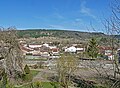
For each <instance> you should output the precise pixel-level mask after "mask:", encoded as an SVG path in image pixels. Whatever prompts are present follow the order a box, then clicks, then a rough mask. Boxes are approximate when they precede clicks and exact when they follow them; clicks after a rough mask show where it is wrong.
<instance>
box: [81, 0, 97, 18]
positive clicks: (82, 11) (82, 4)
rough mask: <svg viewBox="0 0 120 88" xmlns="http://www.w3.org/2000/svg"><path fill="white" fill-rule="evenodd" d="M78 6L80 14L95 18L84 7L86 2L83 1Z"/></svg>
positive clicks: (88, 9) (89, 10)
mask: <svg viewBox="0 0 120 88" xmlns="http://www.w3.org/2000/svg"><path fill="white" fill-rule="evenodd" d="M80 6H81V9H80V12H81V13H82V14H85V15H87V16H90V17H92V18H94V19H96V16H95V15H93V14H92V11H91V9H90V8H88V7H86V1H83V2H82V3H81V5H80Z"/></svg>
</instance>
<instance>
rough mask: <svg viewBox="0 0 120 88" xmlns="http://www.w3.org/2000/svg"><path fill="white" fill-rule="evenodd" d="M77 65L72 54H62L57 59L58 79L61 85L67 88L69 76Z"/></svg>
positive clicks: (69, 81)
mask: <svg viewBox="0 0 120 88" xmlns="http://www.w3.org/2000/svg"><path fill="white" fill-rule="evenodd" d="M77 66H78V62H77V58H75V57H74V56H73V55H65V56H64V55H63V56H62V57H61V58H60V59H59V60H58V61H57V72H58V79H59V83H60V85H61V86H62V87H64V88H68V86H69V85H70V83H71V80H70V79H71V78H70V77H71V75H73V73H74V72H75V70H76V69H77Z"/></svg>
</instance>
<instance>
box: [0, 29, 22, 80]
mask: <svg viewBox="0 0 120 88" xmlns="http://www.w3.org/2000/svg"><path fill="white" fill-rule="evenodd" d="M0 30H1V31H0V36H1V37H0V56H1V57H3V59H4V64H3V65H4V69H5V72H6V73H7V75H8V77H9V78H12V79H15V77H16V72H17V71H19V72H23V69H22V59H23V56H22V53H21V50H20V45H19V42H18V39H17V31H16V28H14V27H10V28H7V29H5V28H0Z"/></svg>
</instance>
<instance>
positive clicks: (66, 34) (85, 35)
mask: <svg viewBox="0 0 120 88" xmlns="http://www.w3.org/2000/svg"><path fill="white" fill-rule="evenodd" d="M18 35H19V38H23V37H32V38H39V37H57V38H73V39H82V40H85V39H89V38H91V37H96V38H99V37H101V36H106V35H105V34H104V33H101V32H80V31H68V30H52V29H51V30H48V29H28V30H19V31H18Z"/></svg>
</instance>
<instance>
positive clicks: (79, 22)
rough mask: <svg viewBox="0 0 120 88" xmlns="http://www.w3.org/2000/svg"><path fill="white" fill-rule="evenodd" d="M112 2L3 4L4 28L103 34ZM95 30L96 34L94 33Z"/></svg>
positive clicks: (0, 0)
mask: <svg viewBox="0 0 120 88" xmlns="http://www.w3.org/2000/svg"><path fill="white" fill-rule="evenodd" d="M110 1H111V0H0V26H2V27H10V26H15V27H16V28H17V29H29V28H48V29H63V30H77V31H103V28H104V27H103V25H102V21H103V20H104V18H107V17H109V15H110V13H111V10H110ZM93 28H94V30H93Z"/></svg>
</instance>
